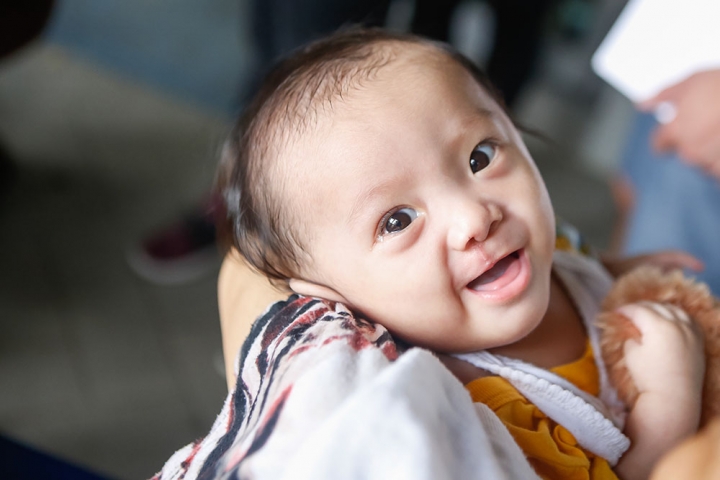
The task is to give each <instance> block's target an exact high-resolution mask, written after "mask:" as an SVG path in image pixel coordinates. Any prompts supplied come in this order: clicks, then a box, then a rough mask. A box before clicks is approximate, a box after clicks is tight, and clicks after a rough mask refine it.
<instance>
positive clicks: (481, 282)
mask: <svg viewBox="0 0 720 480" xmlns="http://www.w3.org/2000/svg"><path fill="white" fill-rule="evenodd" d="M515 260H517V255H515V254H510V255H508V256H507V257H505V258H502V259H500V260H499V261H498V262H497V263H496V264H495V265H493V267H492V268H491V269H490V270H488V271H487V272H485V273H483V274H482V275H480V276H479V277H478V278H476V279H475V280H473V281H472V282H470V284H469V285H468V287H469V288H470V289H471V290H483V288H482V287H483V286H485V285H488V284H490V283H492V282H494V281H495V280H497V279H498V278H500V277H502V276H503V274H504V273H505V272H506V271H507V269H508V267H509V266H510V265H512V263H513V262H514V261H515Z"/></svg>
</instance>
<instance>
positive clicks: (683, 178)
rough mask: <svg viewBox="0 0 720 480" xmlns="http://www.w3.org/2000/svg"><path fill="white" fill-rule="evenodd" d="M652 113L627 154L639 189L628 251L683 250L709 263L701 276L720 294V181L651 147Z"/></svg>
mask: <svg viewBox="0 0 720 480" xmlns="http://www.w3.org/2000/svg"><path fill="white" fill-rule="evenodd" d="M655 125H656V122H655V119H654V118H653V117H652V116H651V115H646V114H642V115H638V118H637V121H636V125H635V127H634V129H633V131H632V132H631V134H630V137H629V143H628V146H627V149H626V152H625V155H624V159H623V162H624V163H623V170H624V174H625V175H626V176H627V178H628V180H629V182H630V184H631V185H632V188H633V197H634V201H633V203H634V206H633V208H632V210H631V212H630V213H629V216H628V225H627V235H626V238H625V246H624V251H625V253H627V254H629V255H632V254H638V253H643V252H648V251H655V250H662V249H682V250H685V251H687V252H689V253H691V254H693V255H695V256H697V257H698V258H700V259H701V260H702V261H703V262H705V271H704V272H702V273H700V274H698V278H700V279H701V280H703V281H705V282H707V283H708V284H709V285H710V287H711V288H712V290H713V292H714V293H715V294H720V249H719V248H718V246H717V245H718V241H717V239H718V238H720V183H718V182H717V180H715V179H713V178H711V177H709V176H707V175H704V174H703V172H702V171H700V170H698V169H696V168H693V167H689V166H688V165H686V164H684V163H682V161H681V160H680V159H678V158H677V157H676V156H674V155H663V156H657V155H656V154H655V153H654V152H653V151H652V149H651V147H650V134H651V132H652V130H653V128H654V127H655Z"/></svg>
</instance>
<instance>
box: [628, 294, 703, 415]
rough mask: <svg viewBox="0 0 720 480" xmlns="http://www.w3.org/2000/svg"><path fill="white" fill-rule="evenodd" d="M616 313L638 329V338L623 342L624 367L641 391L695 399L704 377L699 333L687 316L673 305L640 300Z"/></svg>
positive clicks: (700, 392)
mask: <svg viewBox="0 0 720 480" xmlns="http://www.w3.org/2000/svg"><path fill="white" fill-rule="evenodd" d="M620 313H622V314H623V315H625V316H626V317H628V318H629V319H630V320H631V321H632V322H633V323H634V324H635V326H636V327H637V328H638V330H639V331H640V333H641V335H642V338H641V339H640V340H639V341H636V340H632V339H631V340H628V341H627V342H626V343H625V361H626V362H627V366H628V370H629V371H630V374H631V375H632V378H633V380H634V382H635V385H636V386H637V389H638V392H639V393H640V394H641V395H642V394H653V395H655V394H658V395H662V396H663V398H665V399H666V400H667V401H670V400H671V399H675V398H677V397H683V398H687V400H688V401H693V402H694V401H695V400H697V401H698V402H699V398H700V396H701V394H702V384H703V379H704V376H705V356H704V352H703V349H704V347H703V334H702V331H701V330H700V328H699V327H698V326H697V325H696V324H695V323H694V322H692V321H691V320H690V317H688V315H687V314H686V313H685V312H684V311H683V310H682V309H680V308H678V307H676V306H674V305H668V304H659V303H652V302H641V303H636V304H632V305H627V306H625V307H623V308H621V309H620Z"/></svg>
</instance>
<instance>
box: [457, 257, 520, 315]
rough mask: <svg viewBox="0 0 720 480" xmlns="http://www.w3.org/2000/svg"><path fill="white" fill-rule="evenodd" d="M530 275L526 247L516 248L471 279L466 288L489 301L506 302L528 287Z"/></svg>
mask: <svg viewBox="0 0 720 480" xmlns="http://www.w3.org/2000/svg"><path fill="white" fill-rule="evenodd" d="M493 268H494V270H493ZM530 276H531V266H530V263H529V260H528V258H527V255H526V254H525V251H524V249H520V250H514V251H512V252H510V253H509V254H507V255H505V256H504V257H501V258H499V259H498V260H497V261H496V262H495V263H494V264H492V265H491V266H490V268H487V269H485V271H484V272H482V273H481V274H480V275H478V276H477V277H475V278H474V279H473V280H472V281H470V282H469V283H468V284H467V285H466V289H467V291H469V292H470V293H472V294H473V295H477V296H479V297H481V298H483V299H485V300H487V301H492V302H506V301H509V300H510V299H512V298H515V297H516V296H517V295H519V294H520V293H521V292H522V291H523V290H524V289H525V288H526V287H527V285H528V282H529V281H530Z"/></svg>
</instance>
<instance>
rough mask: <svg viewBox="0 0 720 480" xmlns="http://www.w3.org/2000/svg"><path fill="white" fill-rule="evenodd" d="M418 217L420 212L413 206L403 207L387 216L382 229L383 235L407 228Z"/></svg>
mask: <svg viewBox="0 0 720 480" xmlns="http://www.w3.org/2000/svg"><path fill="white" fill-rule="evenodd" d="M417 217H418V212H417V211H416V210H415V209H413V208H408V207H405V208H401V209H400V210H396V211H394V212H393V213H391V214H390V215H389V216H388V217H386V218H385V220H384V223H383V225H382V229H381V231H380V234H381V235H385V234H388V233H395V232H400V231H402V230H405V229H406V228H407V227H409V226H410V224H411V223H412V222H413V221H414V220H415V219H416V218H417Z"/></svg>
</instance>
